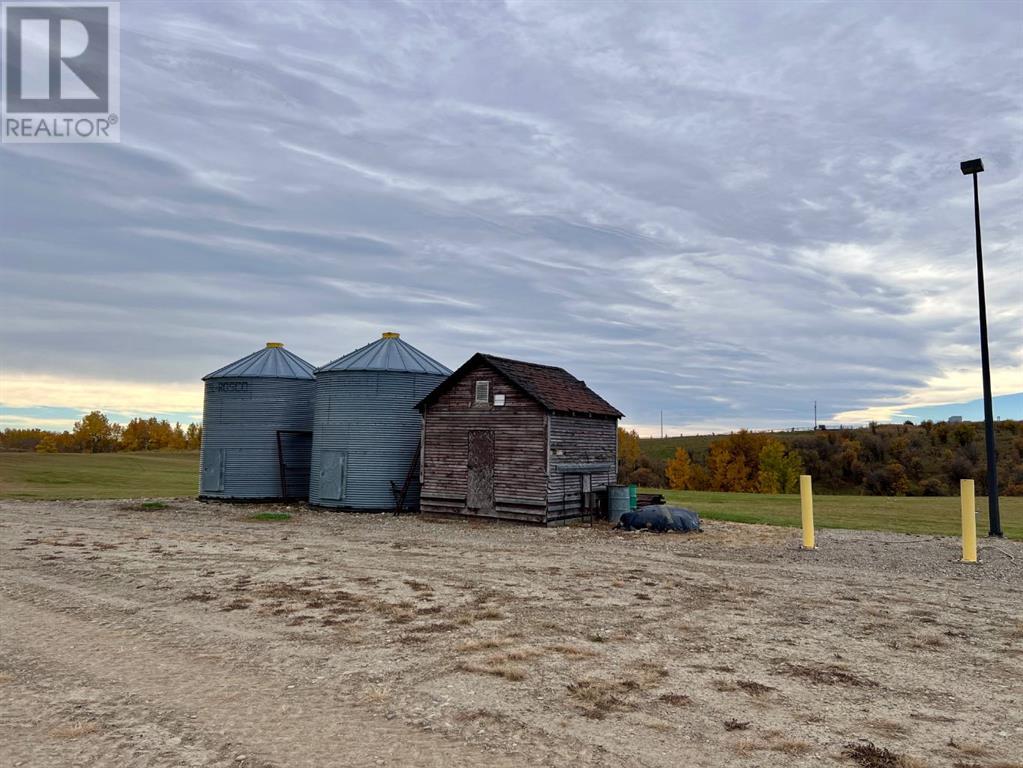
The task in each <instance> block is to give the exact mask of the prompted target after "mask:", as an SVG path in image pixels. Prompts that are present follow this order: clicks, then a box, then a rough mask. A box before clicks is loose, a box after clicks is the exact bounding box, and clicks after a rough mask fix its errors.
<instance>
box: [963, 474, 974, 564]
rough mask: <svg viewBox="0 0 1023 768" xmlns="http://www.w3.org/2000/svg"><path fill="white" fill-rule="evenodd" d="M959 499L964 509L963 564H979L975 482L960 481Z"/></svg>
mask: <svg viewBox="0 0 1023 768" xmlns="http://www.w3.org/2000/svg"><path fill="white" fill-rule="evenodd" d="M959 497H960V499H961V504H962V509H963V562H964V563H975V562H977V499H976V498H975V497H974V495H973V481H972V480H960V481H959Z"/></svg>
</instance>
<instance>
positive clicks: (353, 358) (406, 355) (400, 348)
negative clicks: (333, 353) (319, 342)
mask: <svg viewBox="0 0 1023 768" xmlns="http://www.w3.org/2000/svg"><path fill="white" fill-rule="evenodd" d="M326 371H404V372H406V373H432V374H436V375H440V376H450V375H451V369H450V368H447V367H446V366H443V365H441V364H440V363H438V362H437V361H436V360H434V359H433V358H432V357H430V356H429V355H424V354H423V353H422V352H420V351H419V350H418V349H416V348H415V347H413V346H412V345H411V344H408V343H406V342H404V341H402V340H401V338H399V336H398V334H397V333H385V334H383V336H382V337H381V338H380V339H378V340H377V341H374V342H373V343H372V344H367V345H366V346H365V347H361V348H359V349H357V350H355V351H354V352H349V353H348V354H347V355H345V356H344V357H339V358H338V359H337V360H334V361H332V362H329V363H327V364H326V365H324V366H321V367H319V368H317V369H316V372H317V373H323V372H326Z"/></svg>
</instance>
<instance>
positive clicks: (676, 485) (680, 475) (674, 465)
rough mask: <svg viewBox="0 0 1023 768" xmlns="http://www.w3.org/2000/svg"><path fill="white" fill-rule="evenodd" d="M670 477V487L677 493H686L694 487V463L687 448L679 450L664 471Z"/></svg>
mask: <svg viewBox="0 0 1023 768" xmlns="http://www.w3.org/2000/svg"><path fill="white" fill-rule="evenodd" d="M664 472H665V474H666V475H667V476H668V487H669V488H671V489H672V490H675V491H685V490H689V489H690V488H691V487H692V479H693V462H692V460H690V458H689V453H688V451H686V449H685V448H678V449H677V450H676V451H675V456H674V457H673V458H672V459H671V461H669V462H668V466H667V467H665V469H664Z"/></svg>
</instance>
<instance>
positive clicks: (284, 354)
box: [199, 341, 316, 501]
mask: <svg viewBox="0 0 1023 768" xmlns="http://www.w3.org/2000/svg"><path fill="white" fill-rule="evenodd" d="M203 381H205V382H206V394H205V400H204V404H203V430H202V450H201V453H200V459H199V464H200V474H199V498H201V499H237V500H249V501H254V500H258V499H283V498H289V499H305V498H307V496H308V494H309V454H310V450H311V443H312V429H313V396H314V394H315V389H316V384H315V381H314V379H313V366H312V365H310V364H309V363H307V362H306V361H305V360H303V359H302V358H300V357H298V356H297V355H294V354H292V353H291V352H289V351H288V350H286V349H284V345H283V344H279V343H277V342H273V341H271V342H268V343H267V345H266V347H265V348H264V349H261V350H259V351H258V352H253V353H252V354H251V355H247V356H246V357H243V358H242V359H241V360H238V361H237V362H234V363H231V364H230V365H226V366H224V367H223V368H220V369H219V370H216V371H214V372H213V373H211V374H209V375H207V376H204V377H203Z"/></svg>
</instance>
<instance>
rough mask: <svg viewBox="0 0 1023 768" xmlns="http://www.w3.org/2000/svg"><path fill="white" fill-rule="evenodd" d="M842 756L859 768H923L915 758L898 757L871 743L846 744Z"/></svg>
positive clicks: (923, 765)
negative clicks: (859, 767)
mask: <svg viewBox="0 0 1023 768" xmlns="http://www.w3.org/2000/svg"><path fill="white" fill-rule="evenodd" d="M842 755H843V757H848V758H849V759H850V760H852V761H853V762H854V763H856V764H857V765H859V766H861V768H925V764H924V763H923V762H922V761H920V760H917V759H916V758H915V757H910V756H909V755H900V754H897V753H895V752H892V751H891V750H890V749H885V748H883V747H878V746H877V745H875V744H874V742H872V741H859V742H854V743H850V744H846V745H845V749H843V750H842Z"/></svg>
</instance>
